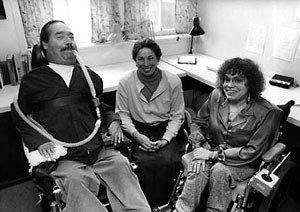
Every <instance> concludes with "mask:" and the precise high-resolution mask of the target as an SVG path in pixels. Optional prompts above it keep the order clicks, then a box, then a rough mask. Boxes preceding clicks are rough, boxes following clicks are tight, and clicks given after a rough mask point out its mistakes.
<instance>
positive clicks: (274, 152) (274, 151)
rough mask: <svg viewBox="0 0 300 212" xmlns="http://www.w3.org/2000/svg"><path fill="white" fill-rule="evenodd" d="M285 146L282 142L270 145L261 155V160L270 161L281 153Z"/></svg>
mask: <svg viewBox="0 0 300 212" xmlns="http://www.w3.org/2000/svg"><path fill="white" fill-rule="evenodd" d="M285 148H286V146H285V144H283V143H280V142H278V143H276V144H275V145H274V146H272V147H271V148H270V149H269V150H268V151H267V152H265V153H264V154H263V156H262V160H263V161H265V162H267V163H270V162H271V161H272V160H274V158H276V157H277V156H278V155H279V154H281V153H282V152H283V151H284V150H285Z"/></svg>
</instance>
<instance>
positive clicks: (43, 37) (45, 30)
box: [40, 20, 65, 55]
mask: <svg viewBox="0 0 300 212" xmlns="http://www.w3.org/2000/svg"><path fill="white" fill-rule="evenodd" d="M55 23H63V24H65V22H63V21H60V20H51V21H48V22H47V23H45V24H44V25H43V27H42V29H41V33H40V45H41V48H42V51H43V53H44V55H46V52H45V49H44V46H43V42H46V43H47V42H48V41H49V36H50V31H49V27H50V26H51V25H52V24H55Z"/></svg>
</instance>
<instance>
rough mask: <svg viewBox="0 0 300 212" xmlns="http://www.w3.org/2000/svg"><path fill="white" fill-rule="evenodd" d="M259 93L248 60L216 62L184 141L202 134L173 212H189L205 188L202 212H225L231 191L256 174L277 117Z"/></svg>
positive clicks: (260, 83)
mask: <svg viewBox="0 0 300 212" xmlns="http://www.w3.org/2000/svg"><path fill="white" fill-rule="evenodd" d="M263 89H264V77H263V74H262V72H261V71H260V69H259V66H258V65H257V64H255V63H254V62H253V61H252V60H250V59H242V58H232V59H228V60H226V61H225V62H224V63H223V64H222V66H221V67H220V69H219V71H218V79H217V86H216V89H215V90H214V91H212V93H211V94H210V96H209V98H208V100H207V101H206V102H205V103H204V104H203V106H202V107H201V108H200V111H199V113H198V116H197V117H196V118H195V119H194V120H193V123H192V125H193V127H191V129H193V131H192V132H191V135H190V137H189V139H190V140H192V142H193V139H194V138H197V137H201V136H204V141H201V142H202V143H203V144H202V146H200V147H199V146H198V147H196V148H195V149H194V150H193V152H192V158H191V160H190V161H189V164H188V171H189V172H188V176H187V180H186V182H185V184H184V188H183V191H182V194H181V195H180V196H179V198H178V200H177V202H176V209H175V211H178V212H187V211H195V208H196V207H197V206H198V205H199V204H200V197H201V194H202V192H203V190H204V188H205V187H206V186H208V187H209V188H208V190H209V196H208V201H207V203H206V211H207V212H211V211H222V212H226V211H227V208H228V206H229V204H230V202H231V196H232V193H231V192H232V189H233V188H235V187H236V185H237V184H238V183H239V182H242V181H244V180H246V179H248V178H249V177H250V176H252V175H253V174H254V173H255V172H256V170H257V168H258V166H259V164H260V161H261V156H262V154H263V153H264V152H265V151H266V150H268V148H269V147H270V145H272V144H273V141H274V139H276V135H277V133H278V129H279V124H280V120H281V116H282V110H281V109H279V108H278V107H277V106H275V105H273V104H271V103H270V102H268V101H267V100H265V99H264V98H262V97H261V92H262V91H263ZM195 146H197V145H195ZM201 205H203V204H202V203H201Z"/></svg>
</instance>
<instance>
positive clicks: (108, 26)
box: [91, 0, 121, 42]
mask: <svg viewBox="0 0 300 212" xmlns="http://www.w3.org/2000/svg"><path fill="white" fill-rule="evenodd" d="M91 17H92V42H104V41H105V40H106V38H107V36H108V35H109V34H110V32H111V30H112V26H113V24H114V23H118V24H121V23H120V22H121V21H120V19H121V17H120V11H119V6H118V0H91ZM120 26H121V25H120Z"/></svg>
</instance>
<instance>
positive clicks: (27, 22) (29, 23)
mask: <svg viewBox="0 0 300 212" xmlns="http://www.w3.org/2000/svg"><path fill="white" fill-rule="evenodd" d="M18 3H19V9H20V13H21V17H22V22H23V26H24V31H25V37H26V41H27V46H28V48H31V47H32V46H33V45H34V44H37V43H39V40H40V29H41V27H42V26H43V24H44V23H46V22H47V21H50V20H52V19H53V5H52V1H51V0H18Z"/></svg>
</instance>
